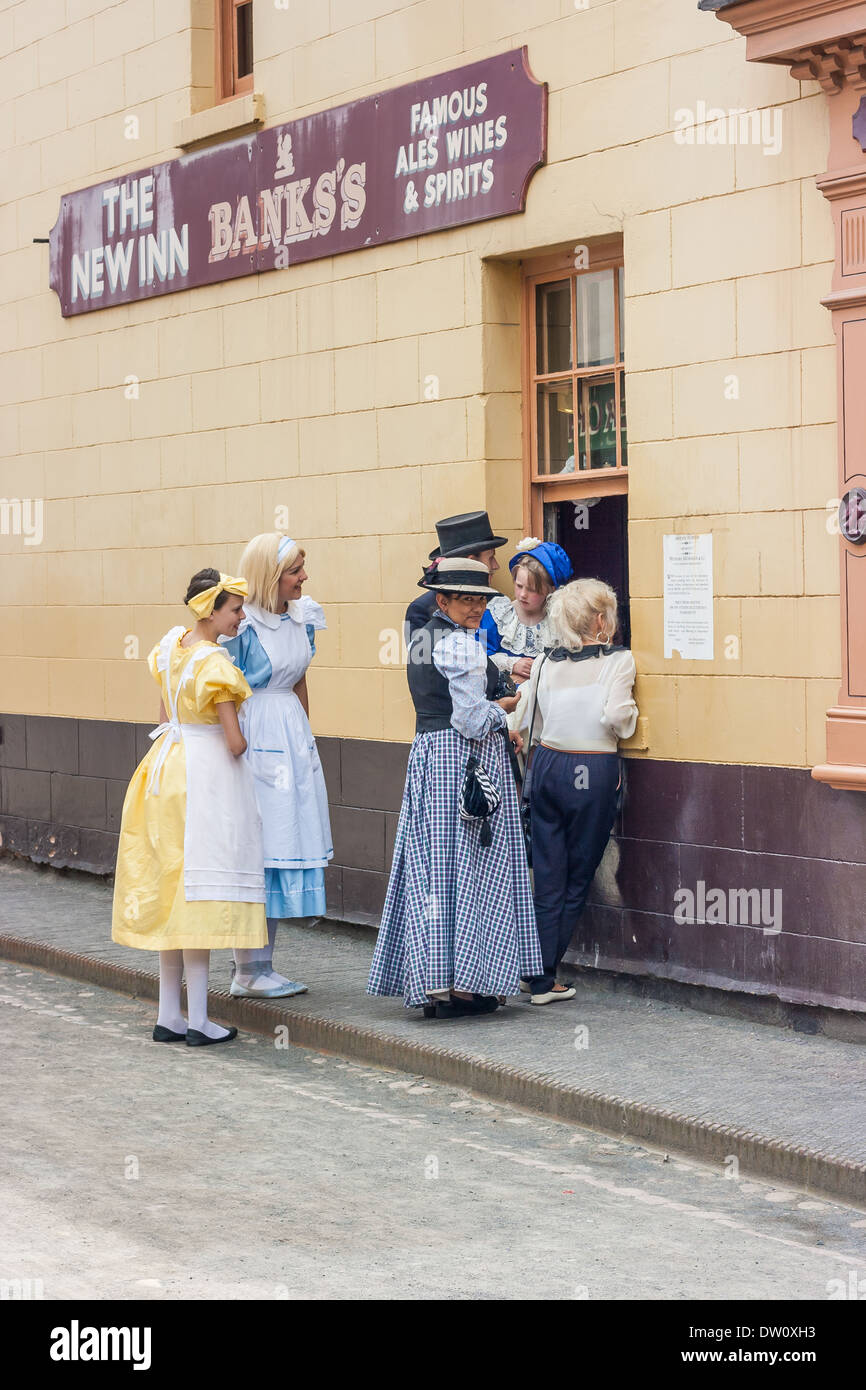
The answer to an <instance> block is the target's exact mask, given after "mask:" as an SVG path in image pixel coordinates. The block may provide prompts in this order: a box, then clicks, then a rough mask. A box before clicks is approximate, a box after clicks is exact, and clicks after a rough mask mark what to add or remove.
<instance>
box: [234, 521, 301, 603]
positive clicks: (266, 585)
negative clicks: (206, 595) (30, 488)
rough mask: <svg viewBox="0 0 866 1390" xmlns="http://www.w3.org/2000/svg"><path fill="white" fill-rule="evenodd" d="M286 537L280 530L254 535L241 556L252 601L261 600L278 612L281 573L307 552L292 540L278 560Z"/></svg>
mask: <svg viewBox="0 0 866 1390" xmlns="http://www.w3.org/2000/svg"><path fill="white" fill-rule="evenodd" d="M284 539H285V537H284V536H283V534H282V532H281V531H265V532H264V533H263V534H262V535H261V536H253V538H252V540H251V541H250V543H249V545H248V546H247V548H246V550H245V551H244V553H243V555H242V556H241V564H240V572H241V574H242V575H243V577H244V579H245V580H246V581H247V585H248V587H249V591H250V592H249V600H250V603H255V604H258V606H259V608H264V610H265V612H266V613H276V612H277V588H278V586H279V583H280V576H281V575H282V574H283V572H284V571H285V570H289V569H291V568H292V566H293V565H296V564H297V563H298V560H303V559H304V557H305V555H306V553H307V552H306V551H305V550H302V549H301V547H300V546H299V545H298V543H297V541H293V542H292V545H291V546H290V547H289V549H288V550H287V551H286V554H285V555H284V556H283V558H282V560H278V559H277V551H278V550H279V547H280V541H282V540H284Z"/></svg>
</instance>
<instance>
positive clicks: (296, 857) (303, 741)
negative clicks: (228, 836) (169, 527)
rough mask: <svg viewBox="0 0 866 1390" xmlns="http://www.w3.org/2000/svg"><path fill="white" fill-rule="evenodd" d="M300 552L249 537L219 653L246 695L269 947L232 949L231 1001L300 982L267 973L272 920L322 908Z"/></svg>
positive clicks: (322, 843) (328, 845)
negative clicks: (232, 625) (238, 595)
mask: <svg viewBox="0 0 866 1390" xmlns="http://www.w3.org/2000/svg"><path fill="white" fill-rule="evenodd" d="M304 557H305V551H303V550H302V549H301V547H300V546H299V545H298V544H297V542H296V541H293V540H291V539H290V538H289V537H288V536H284V535H281V534H280V533H279V532H276V531H274V532H270V533H266V534H264V535H261V536H255V537H254V538H253V540H251V541H250V543H249V545H248V546H247V548H246V550H245V551H244V554H243V572H244V576H245V578H246V580H247V583H248V585H249V597H248V599H247V601H246V602H245V604H244V609H245V612H246V618H245V621H244V622H243V623H242V624H241V627H240V629H239V632H238V636H237V637H235V638H233V639H232V640H231V641H230V642H227V643H226V644H225V645H226V648H227V650H228V652H229V654H230V655H231V657H232V660H233V661H234V663H235V665H236V666H238V667H239V668H240V670H241V671H243V673H244V675H245V676H246V679H247V682H248V684H249V685H250V687H251V688H252V695H251V696H250V698H249V699H248V700H247V701H246V702H245V706H244V707H243V708H242V712H241V716H240V717H241V727H242V729H243V734H244V737H245V738H246V741H247V751H246V753H245V755H244V756H245V757H246V758H247V759H248V760H249V763H250V767H251V769H252V773H253V780H254V784H255V791H256V800H257V803H258V808H259V814H260V815H261V818H262V830H263V836H264V851H265V894H266V912H267V918H268V946H267V947H265V948H263V949H261V950H237V951H235V967H236V970H235V975H234V978H233V980H232V984H231V992H232V994H234V995H241V996H245V997H252V998H258V999H277V998H282V997H285V996H287V995H291V994H303V993H305V992H306V988H307V986H306V985H304V984H300V983H298V982H296V981H294V980H289V979H286V977H285V976H283V975H278V974H276V972H275V971H274V969H273V953H274V940H275V937H276V929H277V923H278V922H279V921H281V920H285V919H286V918H293V917H320V916H322V915H323V914H324V911H325V865H326V864H327V863H328V861H329V860H330V859H331V858H332V857H333V853H334V849H333V843H332V840H331V825H330V819H329V815H328V794H327V790H326V788H325V778H324V774H323V772H322V764H321V762H320V760H319V753H318V749H317V748H316V740H315V739H314V738H313V734H312V730H311V729H310V721H309V701H308V697H307V679H306V672H307V667H308V666H309V664H310V661H311V660H312V658H313V654H314V652H315V650H316V646H315V634H316V632H317V631H318V630H321V629H322V628H324V627H326V626H327V624H326V622H325V615H324V613H323V611H322V608H321V607H320V605H319V604H318V603H316V602H315V600H314V599H311V598H307V596H306V595H305V594H303V593H302V592H301V590H302V586H303V584H304V583H305V581H306V579H307V574H306V571H305V570H304Z"/></svg>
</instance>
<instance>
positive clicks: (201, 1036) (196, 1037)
mask: <svg viewBox="0 0 866 1390" xmlns="http://www.w3.org/2000/svg"><path fill="white" fill-rule="evenodd" d="M237 1035H238V1030H237V1028H230V1029H229V1031H228V1032H227V1033H226V1035H225V1037H224V1038H209V1037H208V1035H207V1033H200V1032H199V1031H198V1029H197V1028H190V1029H188V1030H187V1035H186V1045H187V1047H211V1046H212V1045H213V1044H214V1043H223V1042H231V1040H232V1038H236V1037H237Z"/></svg>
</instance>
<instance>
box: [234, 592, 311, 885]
mask: <svg viewBox="0 0 866 1390" xmlns="http://www.w3.org/2000/svg"><path fill="white" fill-rule="evenodd" d="M248 610H251V611H248V613H247V617H248V619H249V621H250V624H251V626H252V627H253V629H254V631H255V633H256V635H257V637H258V640H259V642H260V644H261V646H262V649H263V651H264V652H265V655H266V656H267V658H268V660H269V662H270V664H271V677H270V680H269V681H268V684H267V685H266V686H264V687H261V688H259V689H254V690H253V693H252V695H251V696H250V698H249V699H248V700H245V701H244V703H243V705H242V706H241V709H240V724H241V728H242V730H243V733H244V737H245V738H246V740H247V752H246V761H247V762H248V764H249V766H250V768H251V769H252V773H253V778H254V787H255V795H256V801H257V803H258V807H259V811H260V812H261V816H262V820H263V822H264V864H265V867H266V868H268V869H288V870H298V869H320V868H324V867H325V866H326V865H327V864H328V862H329V861H330V860H331V858H332V857H333V853H334V847H333V841H332V839H331V823H330V817H329V814H328V792H327V788H326V786H325V775H324V772H323V771H322V764H321V760H320V758H319V750H318V748H317V747H316V740H315V739H314V738H313V731H312V729H311V728H310V721H309V720H308V718H307V716H306V714H305V713H304V707H303V705H302V704H301V702H300V700H299V699H298V697H297V695H296V694H295V691H294V687H295V685H296V684H297V683H298V681H299V680H300V679H301V677H302V676H303V675H304V672H305V671H306V669H307V667H308V666H309V664H310V644H309V641H308V639H307V632H306V627H305V626H304V624H303V622H297V621H295V620H294V619H292V618H288V619H286V620H284V621H283V620H281V619H280V618H279V617H278V616H277V615H275V614H274V615H271V614H264V613H262V614H261V617H262V619H263V621H259V622H257V621H255V616H256V614H257V613H258V612H259V610H257V609H255V608H254V607H253V606H252V605H248Z"/></svg>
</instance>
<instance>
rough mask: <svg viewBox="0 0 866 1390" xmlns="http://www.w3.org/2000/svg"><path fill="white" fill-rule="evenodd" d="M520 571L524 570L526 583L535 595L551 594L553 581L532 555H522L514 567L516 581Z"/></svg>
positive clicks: (553, 586)
mask: <svg viewBox="0 0 866 1390" xmlns="http://www.w3.org/2000/svg"><path fill="white" fill-rule="evenodd" d="M521 570H526V583H527V585H528V586H529V588H530V589H532V590H533V591H534V592H535V593H536V594H551V593H553V590H554V588H555V585H554V583H553V580H552V579H551V577H550V575H549V574H548V573H547V570H546V569H545V568H544V565H542V564H541V562H540V561H539V560H536V558H535V556H534V555H524V556H523V557H522V558H521V560H520V562H519V564H516V565H515V566H514V578H515V580H516V579H517V576H518V574H519V573H520V571H521Z"/></svg>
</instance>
